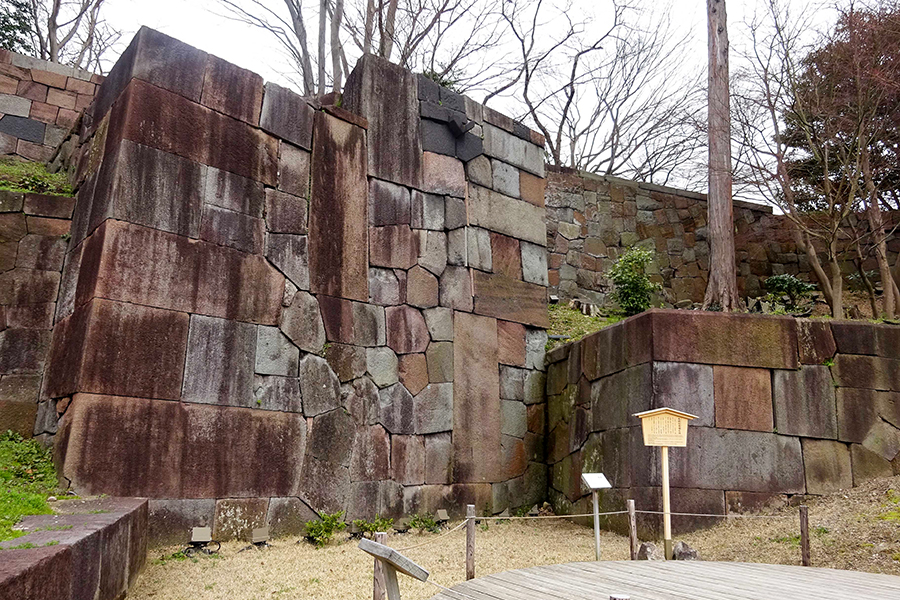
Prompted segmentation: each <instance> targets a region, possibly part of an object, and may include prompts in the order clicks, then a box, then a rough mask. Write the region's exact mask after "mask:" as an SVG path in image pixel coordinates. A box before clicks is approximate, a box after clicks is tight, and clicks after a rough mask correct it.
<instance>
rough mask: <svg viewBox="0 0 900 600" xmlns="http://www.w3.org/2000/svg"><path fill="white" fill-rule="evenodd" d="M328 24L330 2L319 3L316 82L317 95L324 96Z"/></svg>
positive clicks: (323, 0)
mask: <svg viewBox="0 0 900 600" xmlns="http://www.w3.org/2000/svg"><path fill="white" fill-rule="evenodd" d="M327 23H328V0H321V2H319V40H318V41H319V54H318V57H319V65H318V67H319V81H318V82H316V94H318V95H319V96H322V95H324V94H325V43H326V40H327V39H328V36H327V35H326V32H327V27H326V25H327Z"/></svg>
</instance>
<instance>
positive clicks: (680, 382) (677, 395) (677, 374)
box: [569, 356, 771, 427]
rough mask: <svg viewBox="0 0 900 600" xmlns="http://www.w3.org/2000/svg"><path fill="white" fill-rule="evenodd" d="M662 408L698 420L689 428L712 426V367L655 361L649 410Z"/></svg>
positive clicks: (713, 409) (713, 422)
mask: <svg viewBox="0 0 900 600" xmlns="http://www.w3.org/2000/svg"><path fill="white" fill-rule="evenodd" d="M571 360H572V357H571V356H570V357H569V361H571ZM579 371H580V369H579ZM770 404H771V403H770ZM663 406H666V407H669V408H674V409H675V410H681V411H684V412H687V413H691V414H693V415H696V416H697V419H695V420H694V421H692V422H691V425H694V426H698V427H713V426H715V425H716V420H715V418H716V411H715V406H714V404H713V368H712V367H710V366H708V365H692V364H685V363H669V362H654V363H653V402H652V404H651V408H661V407H663Z"/></svg>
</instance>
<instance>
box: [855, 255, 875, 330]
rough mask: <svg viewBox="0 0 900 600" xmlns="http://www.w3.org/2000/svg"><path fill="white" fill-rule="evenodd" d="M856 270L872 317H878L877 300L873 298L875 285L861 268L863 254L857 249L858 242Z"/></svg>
mask: <svg viewBox="0 0 900 600" xmlns="http://www.w3.org/2000/svg"><path fill="white" fill-rule="evenodd" d="M856 258H857V260H856V272H857V273H859V280H860V281H862V283H863V285H864V286H865V287H866V294H868V295H869V307H870V308H871V309H872V318H873V319H877V318H878V301H877V300H876V299H875V287H874V286H873V285H872V282H871V281H870V280H869V276H868V275H866V270H865V269H864V268H863V255H862V251H861V250H860V249H859V244H857V245H856Z"/></svg>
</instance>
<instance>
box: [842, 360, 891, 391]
mask: <svg viewBox="0 0 900 600" xmlns="http://www.w3.org/2000/svg"><path fill="white" fill-rule="evenodd" d="M832 374H833V375H834V380H835V382H836V383H837V385H839V386H841V387H853V388H867V389H871V390H885V391H895V392H900V360H894V359H890V358H882V357H879V356H856V355H848V354H838V355H837V357H835V359H834V368H833V369H832Z"/></svg>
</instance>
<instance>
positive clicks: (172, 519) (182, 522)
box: [147, 498, 216, 547]
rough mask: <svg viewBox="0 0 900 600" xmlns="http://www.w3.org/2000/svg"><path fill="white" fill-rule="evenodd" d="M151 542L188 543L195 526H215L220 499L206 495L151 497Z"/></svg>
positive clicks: (166, 544)
mask: <svg viewBox="0 0 900 600" xmlns="http://www.w3.org/2000/svg"><path fill="white" fill-rule="evenodd" d="M149 504H150V507H149V508H150V514H149V531H148V540H147V541H148V544H149V545H150V546H151V547H156V546H175V545H184V546H186V545H187V544H188V542H190V541H191V529H192V528H194V527H212V526H213V522H214V521H215V515H216V501H215V500H213V499H212V498H209V499H203V498H195V499H183V498H182V499H156V498H151V499H150V502H149Z"/></svg>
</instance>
